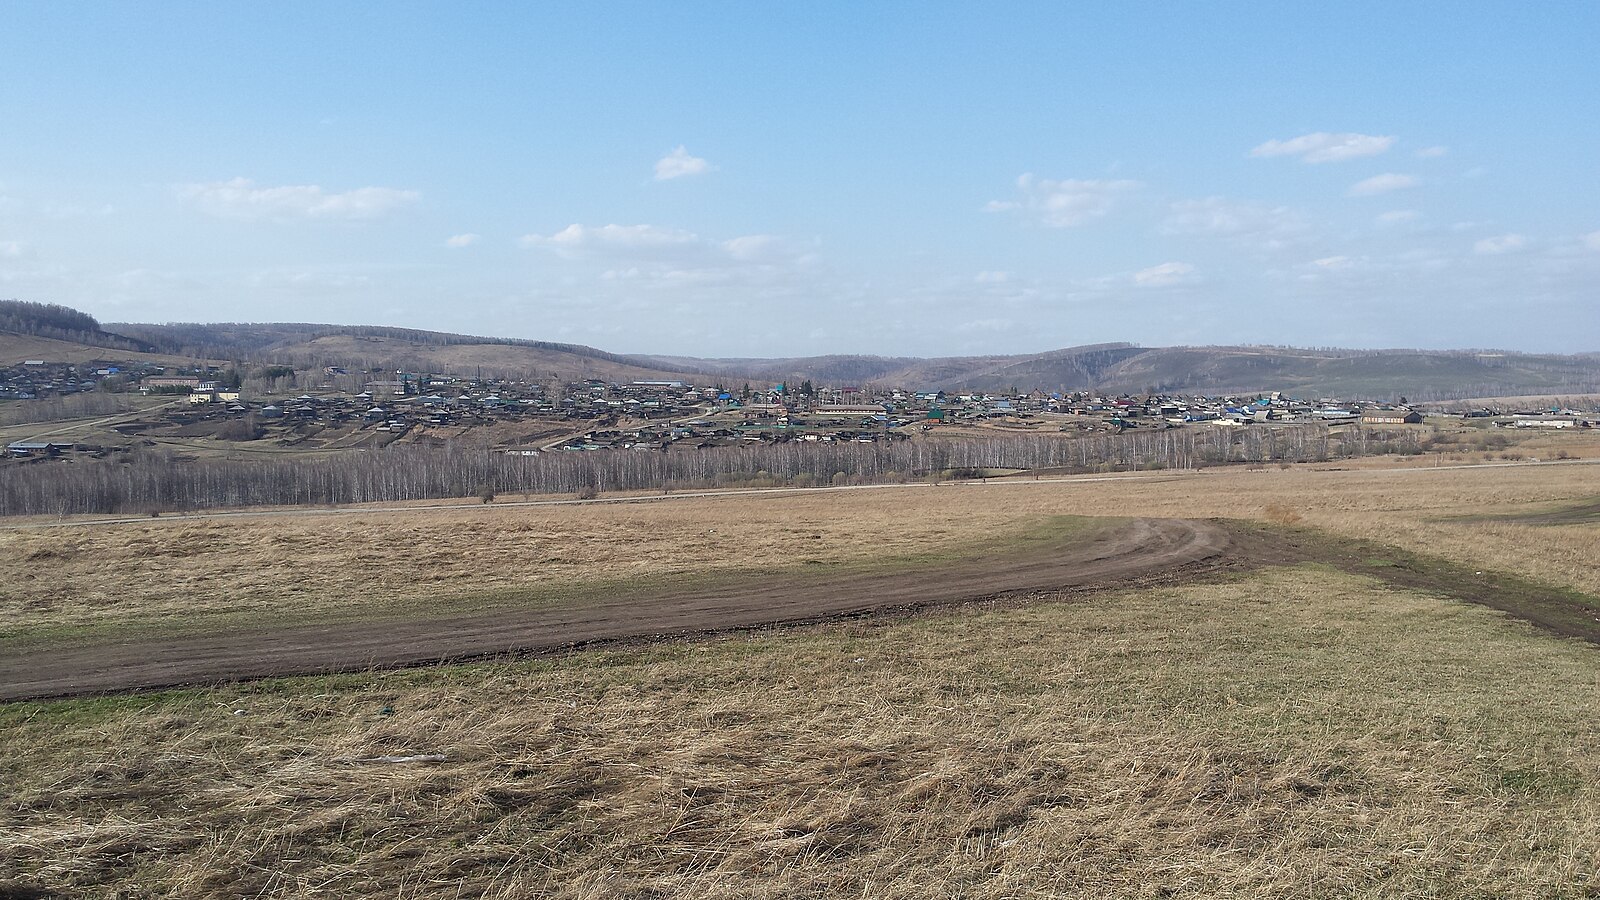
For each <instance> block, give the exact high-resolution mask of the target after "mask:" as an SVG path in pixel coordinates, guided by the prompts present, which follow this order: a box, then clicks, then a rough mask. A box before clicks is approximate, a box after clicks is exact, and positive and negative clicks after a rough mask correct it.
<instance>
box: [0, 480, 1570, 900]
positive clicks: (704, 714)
mask: <svg viewBox="0 0 1600 900" xmlns="http://www.w3.org/2000/svg"><path fill="white" fill-rule="evenodd" d="M1597 488H1600V467H1597V466H1595V465H1592V464H1589V463H1583V462H1574V463H1559V464H1507V465H1497V466H1494V467H1487V468H1444V467H1438V468H1429V467H1426V466H1424V465H1420V464H1418V463H1415V462H1413V463H1412V464H1411V465H1408V466H1388V467H1370V466H1367V467H1361V468H1352V467H1345V466H1339V465H1322V466H1293V467H1289V468H1276V467H1271V468H1261V469H1255V470H1249V469H1245V468H1225V469H1210V470H1204V471H1201V472H1198V473H1194V472H1173V473H1149V474H1141V475H1122V476H1110V477H1107V478H1105V479H1101V480H1074V481H1060V482H1051V481H1048V480H1039V481H1033V480H1029V479H1026V478H1024V479H1020V480H1010V481H1008V480H1003V479H1002V480H991V481H989V482H988V483H973V484H943V485H937V486H929V485H916V486H891V487H883V488H861V489H852V490H809V491H798V492H788V493H766V494H741V495H735V496H705V497H680V496H673V497H668V498H657V499H644V498H641V499H640V500H639V501H637V502H615V503H583V504H566V505H547V506H534V505H529V506H513V505H502V504H492V505H477V506H474V507H470V508H467V507H463V508H438V509H424V510H420V511H419V510H399V509H383V508H366V509H359V510H349V511H339V512H328V511H309V510H308V511H305V512H302V513H296V514H290V515H279V514H273V515H263V516H254V517H251V516H245V517H238V518H193V519H180V518H161V519H151V520H148V521H144V520H139V521H130V522H126V523H124V524H119V525H102V526H94V525H87V524H75V525H68V526H67V527H60V528H57V527H48V528H41V527H27V528H12V529H10V530H6V531H3V532H0V585H4V586H5V587H4V595H5V600H4V606H3V611H0V616H3V618H0V634H5V635H6V636H7V637H6V638H5V639H4V640H9V641H13V642H19V641H20V642H22V643H37V642H45V643H48V642H49V641H54V640H62V641H66V640H71V635H73V634H74V633H79V632H81V633H90V634H93V633H116V632H117V630H118V629H127V630H129V631H130V633H131V632H135V631H139V630H154V631H162V632H167V631H182V630H185V629H201V630H204V629H208V628H220V627H227V626H228V625H229V623H235V624H237V623H242V622H251V621H261V620H296V621H299V620H302V619H303V620H312V621H315V620H319V619H321V620H327V621H342V620H347V619H350V618H353V617H355V618H366V619H371V620H374V621H382V619H383V617H385V616H392V617H406V618H414V617H417V616H423V615H427V614H428V613H429V610H433V611H435V612H436V611H437V610H439V609H473V608H489V607H493V606H495V605H497V604H505V603H508V602H526V600H527V598H528V597H529V596H530V594H529V593H528V592H529V591H537V590H544V589H548V590H551V591H557V590H570V589H574V587H575V586H581V585H585V584H589V585H593V584H595V583H597V582H598V583H624V582H626V583H636V582H638V581H649V580H651V579H691V580H692V579H695V578H707V579H712V578H715V577H720V576H721V575H731V574H738V573H750V572H773V573H776V574H783V573H791V572H794V571H804V570H805V567H807V566H808V565H810V566H814V565H817V564H819V563H820V564H825V565H830V566H841V567H847V568H848V567H851V566H856V567H861V570H862V571H880V572H881V571H888V570H893V569H895V568H896V567H900V568H904V569H905V570H906V571H908V572H914V571H915V570H916V568H917V567H918V566H919V565H921V564H922V563H923V562H924V561H926V560H929V559H946V560H948V559H967V560H971V561H973V563H974V564H983V563H984V561H985V560H987V559H990V558H991V556H992V554H994V553H996V552H998V550H999V548H1003V547H1004V546H1006V544H1007V543H1008V542H1010V541H1012V540H1015V539H1017V538H1018V537H1019V536H1025V535H1027V534H1028V533H1029V530H1030V529H1032V528H1034V527H1036V526H1037V525H1038V523H1040V522H1044V521H1048V520H1050V519H1051V518H1052V517H1062V516H1116V517H1128V516H1160V517H1185V518H1194V517H1199V518H1225V519H1238V520H1244V521H1245V522H1247V523H1252V524H1251V525H1250V526H1249V527H1257V528H1261V529H1266V530H1274V529H1277V530H1281V529H1285V528H1289V529H1294V530H1295V531H1296V533H1298V534H1305V535H1311V536H1312V537H1313V538H1314V537H1315V536H1316V535H1326V536H1327V537H1328V539H1329V540H1334V539H1360V540H1362V541H1365V542H1370V544H1371V546H1387V547H1392V548H1394V549H1395V552H1396V553H1397V554H1398V553H1402V552H1403V553H1409V554H1418V555H1422V556H1426V557H1427V558H1429V559H1437V560H1441V561H1444V562H1447V563H1449V564H1451V565H1456V566H1466V567H1482V568H1483V569H1484V570H1492V571H1495V572H1501V573H1509V574H1514V575H1517V576H1521V577H1523V578H1525V579H1529V580H1532V581H1537V582H1539V583H1542V584H1546V585H1550V586H1552V587H1561V588H1569V589H1573V590H1577V591H1582V592H1587V593H1589V594H1590V595H1591V596H1592V595H1593V593H1594V586H1595V584H1596V576H1597V575H1600V558H1597V554H1596V553H1595V550H1596V548H1597V547H1600V541H1597V540H1596V538H1597V537H1600V531H1597V529H1600V521H1597V518H1600V517H1597V516H1596V515H1595V513H1594V509H1595V504H1596V496H1597V495H1600V489H1597ZM11 524H13V525H33V526H37V525H43V524H47V523H43V522H31V523H30V522H13V523H11ZM608 580H609V581H608ZM30 635H31V637H30ZM5 646H7V645H6V644H5V643H4V642H3V641H0V652H4V648H5ZM1597 652H1600V651H1597V648H1596V647H1595V646H1594V645H1593V644H1591V643H1587V642H1584V641H1580V640H1574V639H1570V638H1561V637H1558V636H1555V635H1552V634H1550V633H1548V632H1544V631H1541V630H1539V629H1537V628H1535V627H1534V626H1532V625H1529V624H1527V623H1525V622H1522V621H1519V620H1517V619H1515V618H1512V617H1509V616H1507V615H1506V614H1504V613H1501V612H1498V611H1496V610H1493V609H1489V608H1485V607H1484V606H1480V605H1475V604H1472V603H1466V602H1461V601H1460V600H1457V599H1454V597H1453V596H1452V594H1451V591H1450V585H1449V584H1448V583H1443V582H1441V583H1439V584H1437V585H1432V586H1422V587H1417V588H1412V589H1401V588H1396V587H1394V586H1393V585H1391V584H1387V583H1385V582H1382V581H1379V580H1376V579H1373V578H1368V577H1363V576H1360V575H1355V574H1350V573H1348V572H1344V571H1339V570H1337V569H1335V568H1333V567H1330V566H1328V565H1321V564H1317V563H1299V564H1293V565H1272V566H1267V567H1264V568H1258V569H1252V570H1245V571H1239V572H1235V573H1233V574H1226V573H1224V574H1216V575H1212V576H1209V577H1206V578H1204V579H1201V580H1195V581H1191V582H1188V583H1175V584H1169V585H1165V586H1156V587H1140V588H1127V589H1121V590H1117V589H1112V590H1102V591H1099V592H1095V593H1089V594H1075V595H1057V594H1052V593H1043V594H1039V595H1035V596H1031V597H1013V598H1008V599H1007V600H1005V601H1004V602H996V603H981V604H968V605H965V606H956V607H947V608H941V609H936V610H932V611H928V612H923V613H919V614H913V615H905V614H897V615H891V616H885V617H879V618H868V619H856V620H850V621H844V622H836V623H831V624H826V625H812V626H804V627H797V628H782V629H772V630H763V629H757V630H754V631H749V630H747V631H742V632H737V633H732V634H726V635H721V636H711V637H699V638H682V639H671V640H664V641H646V642H642V643H633V644H624V645H618V646H611V647H604V648H600V649H590V650H575V651H571V652H564V653H558V654H554V655H546V656H541V657H537V658H522V659H518V658H504V659H497V660H492V661H486V662H477V663H472V664H459V665H447V666H433V667H426V668H419V669H406V670H397V671H373V672H364V673H356V674H347V675H336V676H321V677H298V678H280V679H271V680H266V681H259V682H252V683H247V684H238V685H224V686H217V687H206V688H194V689H183V690H171V691H164V692H158V693H145V694H123V695H115V696H107V697H89V698H81V699H72V700H58V701H46V702H22V703H10V704H3V705H0V784H4V785H5V786H6V790H5V791H4V792H3V794H4V797H3V798H0V873H5V874H4V875H0V896H50V895H52V894H53V895H59V896H105V897H110V896H132V895H159V896H172V897H205V896H218V895H228V896H263V897H304V896H339V897H344V896H371V897H400V898H411V897H432V896H461V897H488V898H511V897H574V898H599V897H640V898H643V897H678V896H698V897H708V898H720V897H837V896H853V897H889V898H910V897H971V898H979V897H983V898H990V897H993V898H1000V897H1020V896H1085V897H1088V896H1095V897H1099V896H1128V897H1217V896H1224V897H1226V896H1237V897H1245V896H1249V897H1260V896H1266V897H1336V896H1337V897H1349V896H1356V897H1380V896H1429V897H1460V898H1466V897H1489V896H1494V897H1529V898H1533V897H1593V896H1595V894H1596V892H1597V891H1600V740H1597V738H1600V731H1597V726H1596V724H1595V723H1596V722H1600V666H1597V665H1596V660H1597V657H1596V653H1597Z"/></svg>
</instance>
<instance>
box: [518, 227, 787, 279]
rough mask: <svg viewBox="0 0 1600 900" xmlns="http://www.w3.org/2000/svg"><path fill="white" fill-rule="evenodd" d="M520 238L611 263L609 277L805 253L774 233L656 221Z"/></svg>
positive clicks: (752, 267) (751, 267)
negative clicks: (708, 230) (725, 235)
mask: <svg viewBox="0 0 1600 900" xmlns="http://www.w3.org/2000/svg"><path fill="white" fill-rule="evenodd" d="M521 243H522V245H523V246H524V247H536V248H540V249H543V250H547V251H550V252H552V253H555V254H556V255H557V256H560V257H562V258H564V259H570V260H576V261H587V262H590V263H597V264H600V265H605V266H612V267H615V268H614V269H613V270H611V271H610V272H609V273H608V276H607V277H609V278H611V279H613V280H615V279H622V278H637V277H645V276H651V277H671V278H675V279H690V278H703V277H706V275H707V273H708V272H711V271H721V272H727V271H730V270H744V271H747V272H754V271H760V270H772V269H775V268H778V267H784V266H792V265H794V264H797V263H800V262H803V261H805V260H806V259H808V256H807V254H806V253H805V252H803V251H802V250H801V249H800V248H797V247H795V246H794V245H793V244H791V242H789V241H787V240H785V239H783V238H780V237H778V236H776V235H768V234H749V235H743V236H740V237H734V238H729V239H727V240H715V239H712V238H705V237H701V236H700V235H698V234H695V233H694V232H692V231H684V230H683V229H679V228H664V227H661V226H659V225H616V224H612V225H598V226H596V225H582V224H577V223H574V224H572V225H568V226H567V227H566V228H563V229H561V230H560V231H557V232H555V233H554V234H549V235H541V234H529V235H525V236H523V237H522V239H521Z"/></svg>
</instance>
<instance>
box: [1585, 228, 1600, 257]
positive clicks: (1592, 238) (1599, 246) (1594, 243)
mask: <svg viewBox="0 0 1600 900" xmlns="http://www.w3.org/2000/svg"><path fill="white" fill-rule="evenodd" d="M1583 245H1584V246H1585V247H1588V248H1589V249H1590V250H1593V251H1595V252H1597V253H1600V231H1591V232H1589V233H1588V234H1586V235H1584V236H1583Z"/></svg>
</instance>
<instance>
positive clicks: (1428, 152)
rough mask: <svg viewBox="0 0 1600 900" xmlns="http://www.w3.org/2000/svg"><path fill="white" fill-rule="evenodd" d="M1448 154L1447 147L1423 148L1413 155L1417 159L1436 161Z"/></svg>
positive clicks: (1448, 149)
mask: <svg viewBox="0 0 1600 900" xmlns="http://www.w3.org/2000/svg"><path fill="white" fill-rule="evenodd" d="M1449 152H1450V148H1449V147H1423V148H1422V149H1420V150H1418V151H1417V152H1416V154H1415V156H1416V157H1417V159H1438V158H1439V157H1441V156H1444V155H1445V154H1446V153H1449Z"/></svg>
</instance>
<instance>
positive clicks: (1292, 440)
mask: <svg viewBox="0 0 1600 900" xmlns="http://www.w3.org/2000/svg"><path fill="white" fill-rule="evenodd" d="M1380 452H1418V439H1417V436H1416V435H1415V433H1412V432H1397V433H1382V432H1375V431H1373V430H1370V429H1359V428H1357V429H1350V430H1348V431H1345V432H1342V433H1335V432H1331V431H1329V430H1328V429H1326V428H1323V427H1320V426H1295V427H1284V428H1249V429H1222V428H1187V429H1181V430H1179V429H1174V430H1168V431H1148V432H1137V431H1136V432H1130V433H1126V434H1120V435H1115V434H1104V435H1086V436H1079V437H1067V436H1038V437H1003V438H985V439H976V440H962V439H927V440H917V441H901V442H888V443H883V442H879V443H835V444H812V443H802V442H793V443H784V444H761V445H755V446H750V447H728V448H714V449H705V450H696V451H682V450H672V451H660V450H642V449H640V450H611V451H592V452H555V453H544V454H540V455H537V456H517V455H508V454H504V453H499V452H495V451H494V450H492V449H490V448H487V447H481V446H480V447H468V446H463V445H460V444H456V445H447V446H443V447H421V446H393V447H389V448H386V449H383V450H372V451H366V452H350V453H345V454H341V455H339V456H335V457H323V458H303V457H285V458H281V459H250V460H182V459H178V458H176V457H174V456H172V455H171V454H168V453H165V452H162V451H143V452H138V453H134V454H131V455H130V456H129V457H128V458H127V459H125V460H115V459H103V460H91V459H74V460H71V461H65V462H48V461H37V462H31V463H18V464H10V465H6V466H3V467H0V515H67V514H77V513H136V514H142V513H148V512H159V511H178V510H198V509H210V508H222V507H241V506H273V505H288V504H345V503H370V502H379V501H409V500H425V499H433V498H442V497H471V496H487V495H495V494H497V495H506V494H519V493H522V494H567V493H576V494H581V495H586V496H587V495H592V494H594V493H598V492H604V491H619V490H674V489H691V488H702V487H711V486H721V485H735V484H791V485H812V484H839V483H865V482H880V481H895V480H903V479H909V478H933V479H938V478H946V477H961V476H963V475H971V474H974V473H977V472H981V471H983V470H985V469H1055V470H1060V471H1107V470H1127V469H1157V468H1180V469H1181V468H1197V467H1201V466H1207V465H1220V464H1227V463H1253V464H1267V463H1273V462H1288V461H1309V460H1322V459H1330V458H1334V457H1338V456H1345V455H1357V454H1366V453H1380Z"/></svg>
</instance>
